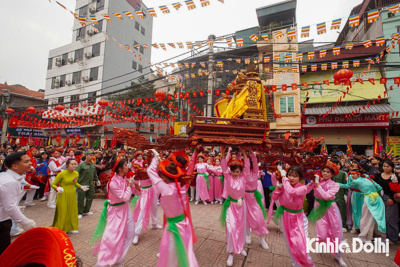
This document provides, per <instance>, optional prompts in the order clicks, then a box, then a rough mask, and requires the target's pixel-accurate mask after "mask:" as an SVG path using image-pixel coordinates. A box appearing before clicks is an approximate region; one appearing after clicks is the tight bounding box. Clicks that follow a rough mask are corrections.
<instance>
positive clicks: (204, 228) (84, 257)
mask: <svg viewBox="0 0 400 267" xmlns="http://www.w3.org/2000/svg"><path fill="white" fill-rule="evenodd" d="M103 202H104V198H100V197H98V198H96V199H94V201H93V205H92V209H91V211H92V212H93V213H94V215H92V216H84V217H83V218H82V219H81V220H80V221H79V233H78V234H70V235H69V237H70V239H71V241H72V243H73V245H74V248H75V253H76V257H77V259H78V260H80V261H81V262H82V263H83V266H85V267H89V266H95V265H96V262H97V257H96V256H93V255H92V251H93V250H92V248H91V247H90V245H89V242H90V239H91V236H92V234H93V231H94V229H95V227H96V225H97V221H98V218H99V215H100V213H101V210H102V209H103ZM35 203H37V206H34V207H27V208H26V209H25V215H26V216H27V217H28V218H30V219H34V220H35V221H36V223H37V224H38V226H41V227H43V226H51V224H52V222H53V216H54V209H49V208H47V206H46V202H39V201H37V200H36V201H35ZM158 211H159V224H162V209H161V207H160V206H159V207H158ZM220 211H221V205H220V204H213V205H210V204H209V205H207V206H204V205H201V204H199V205H194V202H191V213H192V218H193V224H194V229H195V232H196V235H197V237H198V241H197V243H196V244H195V245H194V249H195V254H196V257H197V260H198V262H199V265H200V266H201V267H206V266H207V267H208V266H221V267H222V266H226V260H227V257H228V254H227V253H226V245H225V244H226V243H225V230H223V229H222V228H221V225H220V224H219V220H218V219H219V215H220ZM268 229H269V230H270V233H269V234H268V236H267V238H266V240H267V243H268V245H269V247H270V249H269V250H268V251H265V250H263V249H262V248H261V245H260V243H259V241H258V238H257V237H256V236H255V235H254V234H252V244H251V245H247V244H246V245H245V250H246V251H247V253H248V256H246V257H243V256H242V255H235V259H234V266H254V267H255V266H263V267H264V266H279V267H280V266H292V263H291V260H290V257H289V254H288V252H287V249H286V245H285V242H284V239H283V234H282V233H281V232H279V230H278V228H277V226H276V225H275V224H273V223H271V224H270V226H269V227H268ZM161 234H162V230H151V229H148V230H143V231H142V234H141V235H140V238H139V244H138V245H136V246H135V245H132V246H131V248H130V249H129V252H128V254H127V255H126V257H125V261H124V263H125V266H156V263H157V257H156V255H157V253H158V251H159V245H160V240H161ZM314 236H315V225H314V224H309V237H314ZM355 236H356V235H354V234H350V233H345V234H344V239H347V240H348V242H349V243H350V241H351V238H352V237H355ZM397 249H398V245H391V246H390V253H389V256H388V257H387V256H386V255H385V254H384V253H382V254H373V253H371V254H368V253H365V252H360V253H353V254H349V253H348V254H345V255H343V259H344V261H345V262H346V263H347V265H348V266H354V267H356V266H357V267H358V266H368V267H375V266H376V267H378V266H395V265H394V263H393V258H394V256H395V253H396V251H397ZM311 257H312V259H313V261H314V262H315V265H316V266H339V264H337V263H336V261H335V260H334V259H333V257H332V256H331V255H329V254H319V253H311ZM81 266H82V265H81Z"/></svg>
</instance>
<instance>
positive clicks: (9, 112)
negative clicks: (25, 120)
mask: <svg viewBox="0 0 400 267" xmlns="http://www.w3.org/2000/svg"><path fill="white" fill-rule="evenodd" d="M14 112H15V111H14V110H13V109H12V108H6V113H7V114H13V113H14Z"/></svg>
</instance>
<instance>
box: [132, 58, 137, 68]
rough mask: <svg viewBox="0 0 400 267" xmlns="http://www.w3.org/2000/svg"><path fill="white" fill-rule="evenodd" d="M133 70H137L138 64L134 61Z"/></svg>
mask: <svg viewBox="0 0 400 267" xmlns="http://www.w3.org/2000/svg"><path fill="white" fill-rule="evenodd" d="M132 69H134V70H137V63H136V61H134V60H132Z"/></svg>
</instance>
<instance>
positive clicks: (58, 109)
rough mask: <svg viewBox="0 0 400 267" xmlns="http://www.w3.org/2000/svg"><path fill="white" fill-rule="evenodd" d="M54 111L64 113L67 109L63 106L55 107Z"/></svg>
mask: <svg viewBox="0 0 400 267" xmlns="http://www.w3.org/2000/svg"><path fill="white" fill-rule="evenodd" d="M54 109H55V110H57V111H63V110H64V109H65V107H64V106H63V105H57V106H55V107H54Z"/></svg>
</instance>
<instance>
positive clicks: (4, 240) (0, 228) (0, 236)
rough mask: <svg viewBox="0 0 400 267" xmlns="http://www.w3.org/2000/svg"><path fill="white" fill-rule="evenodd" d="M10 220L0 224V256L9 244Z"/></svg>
mask: <svg viewBox="0 0 400 267" xmlns="http://www.w3.org/2000/svg"><path fill="white" fill-rule="evenodd" d="M11 226H12V221H11V219H9V220H5V221H2V222H0V255H1V254H3V252H4V250H6V248H7V247H8V246H9V245H10V244H11V236H10V231H11Z"/></svg>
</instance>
